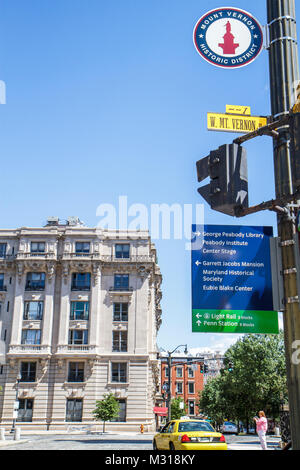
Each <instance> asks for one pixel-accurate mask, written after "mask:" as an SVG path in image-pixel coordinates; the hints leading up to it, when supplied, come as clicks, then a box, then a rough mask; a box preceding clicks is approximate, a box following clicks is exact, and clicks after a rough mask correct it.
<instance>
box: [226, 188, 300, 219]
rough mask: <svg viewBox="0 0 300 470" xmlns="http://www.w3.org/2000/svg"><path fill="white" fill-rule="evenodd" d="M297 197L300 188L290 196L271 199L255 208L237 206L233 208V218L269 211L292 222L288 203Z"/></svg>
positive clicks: (292, 217)
mask: <svg viewBox="0 0 300 470" xmlns="http://www.w3.org/2000/svg"><path fill="white" fill-rule="evenodd" d="M299 196H300V188H297V191H296V192H295V193H294V194H291V195H290V196H284V197H281V198H279V199H271V200H270V201H266V202H262V203H261V204H258V205H257V206H251V207H248V208H244V207H242V206H237V207H235V213H234V215H235V217H244V216H246V215H249V214H255V213H256V212H260V211H265V210H269V211H274V212H277V213H278V214H281V215H282V216H284V217H287V218H288V220H294V219H295V217H294V215H292V214H291V211H290V207H289V204H288V203H289V202H291V201H293V200H294V199H297V197H299ZM292 206H293V207H294V206H295V205H294V204H293V205H292Z"/></svg>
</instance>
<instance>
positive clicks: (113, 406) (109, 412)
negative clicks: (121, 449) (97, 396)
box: [93, 393, 120, 432]
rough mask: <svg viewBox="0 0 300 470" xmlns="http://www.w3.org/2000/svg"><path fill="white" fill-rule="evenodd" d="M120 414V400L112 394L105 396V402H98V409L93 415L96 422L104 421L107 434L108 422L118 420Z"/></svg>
mask: <svg viewBox="0 0 300 470" xmlns="http://www.w3.org/2000/svg"><path fill="white" fill-rule="evenodd" d="M119 412H120V405H119V402H118V400H117V399H116V398H115V396H114V395H113V394H112V393H107V394H104V396H103V400H97V401H96V408H95V409H94V411H93V415H94V417H95V419H96V420H100V421H103V432H105V423H106V421H111V420H112V419H114V418H117V416H118V415H119Z"/></svg>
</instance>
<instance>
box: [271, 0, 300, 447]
mask: <svg viewBox="0 0 300 470" xmlns="http://www.w3.org/2000/svg"><path fill="white" fill-rule="evenodd" d="M267 12H268V26H269V36H270V37H269V45H268V49H269V63H270V92H271V105H272V115H273V119H275V120H277V119H280V118H282V117H284V116H285V115H287V114H288V113H289V111H290V109H291V108H292V106H293V105H294V103H295V88H296V86H297V85H298V83H299V65H298V51H297V33H296V17H295V1H294V0H285V1H282V0H267ZM277 131H278V133H279V136H278V138H277V139H274V172H275V189H276V197H277V198H280V197H283V196H288V195H292V194H294V193H295V191H296V189H297V187H298V186H299V181H298V179H299V175H297V174H296V173H297V172H296V171H295V170H294V169H295V168H297V165H296V162H294V161H293V159H295V156H294V155H292V154H291V151H290V132H289V125H288V124H287V125H283V126H282V127H280V128H278V129H277ZM299 138H300V136H299ZM277 221H278V235H279V237H280V239H281V251H282V269H283V281H284V297H285V308H284V335H285V350H286V365H287V376H288V394H289V409H290V423H291V436H292V446H293V449H294V450H299V449H300V364H297V363H295V361H293V360H292V357H293V352H294V349H293V344H295V341H297V340H300V311H299V298H298V292H297V278H296V274H295V269H294V268H295V266H296V261H295V252H294V239H293V236H294V233H295V226H294V224H293V223H292V221H291V220H290V218H289V217H288V216H287V215H286V214H282V215H278V218H277Z"/></svg>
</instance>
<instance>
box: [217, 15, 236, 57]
mask: <svg viewBox="0 0 300 470" xmlns="http://www.w3.org/2000/svg"><path fill="white" fill-rule="evenodd" d="M223 39H224V43H223V44H221V43H220V44H219V47H222V49H223V54H235V50H236V48H237V47H239V44H235V42H234V35H233V34H232V33H231V24H230V23H229V21H227V23H226V34H225V35H224V37H223Z"/></svg>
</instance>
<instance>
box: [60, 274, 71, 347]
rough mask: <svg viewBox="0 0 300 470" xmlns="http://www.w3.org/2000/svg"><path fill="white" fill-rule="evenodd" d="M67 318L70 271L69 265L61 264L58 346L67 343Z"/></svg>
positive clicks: (68, 312) (68, 317)
mask: <svg viewBox="0 0 300 470" xmlns="http://www.w3.org/2000/svg"><path fill="white" fill-rule="evenodd" d="M69 319H70V272H69V267H68V266H67V265H65V266H63V272H62V284H61V300H60V322H59V332H58V346H61V345H65V344H68V334H69Z"/></svg>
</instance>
